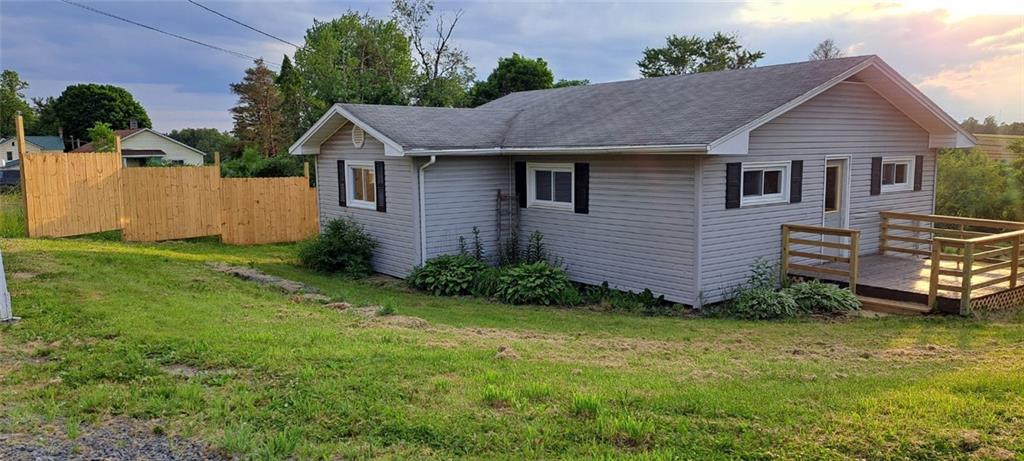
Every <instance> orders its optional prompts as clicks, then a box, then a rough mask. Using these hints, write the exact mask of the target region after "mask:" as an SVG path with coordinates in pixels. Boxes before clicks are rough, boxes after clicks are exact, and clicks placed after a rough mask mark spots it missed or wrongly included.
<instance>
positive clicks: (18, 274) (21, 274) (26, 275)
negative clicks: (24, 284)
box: [11, 272, 39, 280]
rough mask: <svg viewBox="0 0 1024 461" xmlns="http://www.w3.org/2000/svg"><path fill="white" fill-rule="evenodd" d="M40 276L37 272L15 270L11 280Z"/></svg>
mask: <svg viewBox="0 0 1024 461" xmlns="http://www.w3.org/2000/svg"><path fill="white" fill-rule="evenodd" d="M38 276H39V274H37V273H35V272H13V273H11V280H29V279H34V278H36V277H38Z"/></svg>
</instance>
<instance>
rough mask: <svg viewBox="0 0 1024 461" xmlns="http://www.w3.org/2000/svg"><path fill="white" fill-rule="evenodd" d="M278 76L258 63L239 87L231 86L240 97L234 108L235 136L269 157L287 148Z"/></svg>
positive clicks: (234, 84) (261, 62) (246, 72)
mask: <svg viewBox="0 0 1024 461" xmlns="http://www.w3.org/2000/svg"><path fill="white" fill-rule="evenodd" d="M275 77H276V76H275V75H274V72H273V71H271V70H270V69H268V68H267V66H266V65H264V64H263V60H262V59H258V60H256V66H255V67H250V68H248V69H246V70H245V77H244V78H243V79H242V81H241V82H239V83H232V84H231V92H232V93H235V94H237V95H238V104H237V105H236V106H235V107H232V108H231V113H232V117H233V118H234V119H235V129H234V133H235V136H236V137H238V139H239V140H240V141H242V142H243V143H245V144H246V145H249V146H253V147H255V148H256V149H258V150H259V152H260V153H261V154H263V155H264V156H267V157H273V156H275V155H277V154H278V153H279V152H280V151H281V149H282V148H284V147H287V146H286V142H285V141H284V136H283V131H284V130H282V128H281V122H282V116H281V95H280V93H279V92H278V89H277V86H276V85H274V78H275Z"/></svg>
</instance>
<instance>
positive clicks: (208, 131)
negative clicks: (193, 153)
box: [167, 128, 241, 157]
mask: <svg viewBox="0 0 1024 461" xmlns="http://www.w3.org/2000/svg"><path fill="white" fill-rule="evenodd" d="M167 136H168V137H170V138H171V139H174V140H175V141H178V142H181V143H183V144H185V145H188V146H191V147H194V148H196V149H199V150H201V151H203V152H206V153H207V154H210V155H213V153H214V152H219V153H220V154H221V156H222V157H232V156H234V155H235V154H236V153H239V152H241V148H240V147H239V144H240V143H239V142H238V140H237V139H235V137H234V136H231V133H228V132H226V131H220V130H218V129H216V128H182V129H180V130H171V132H170V133H167Z"/></svg>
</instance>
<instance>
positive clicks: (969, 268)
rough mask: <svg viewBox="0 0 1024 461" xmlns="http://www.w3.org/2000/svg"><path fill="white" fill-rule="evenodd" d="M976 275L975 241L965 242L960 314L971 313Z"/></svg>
mask: <svg viewBox="0 0 1024 461" xmlns="http://www.w3.org/2000/svg"><path fill="white" fill-rule="evenodd" d="M973 276H974V243H971V242H966V243H964V269H963V280H961V281H960V315H970V314H971V284H972V282H971V279H972V278H973Z"/></svg>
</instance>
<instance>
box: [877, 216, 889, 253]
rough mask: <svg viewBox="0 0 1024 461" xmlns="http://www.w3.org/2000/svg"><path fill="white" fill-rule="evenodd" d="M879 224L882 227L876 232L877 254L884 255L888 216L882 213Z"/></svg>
mask: <svg viewBox="0 0 1024 461" xmlns="http://www.w3.org/2000/svg"><path fill="white" fill-rule="evenodd" d="M879 226H881V227H882V228H881V229H880V232H879V234H878V254H880V255H883V256H884V255H885V247H886V246H887V245H888V244H889V217H888V216H886V215H884V214H883V215H882V219H881V220H879Z"/></svg>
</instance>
